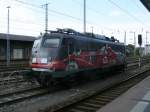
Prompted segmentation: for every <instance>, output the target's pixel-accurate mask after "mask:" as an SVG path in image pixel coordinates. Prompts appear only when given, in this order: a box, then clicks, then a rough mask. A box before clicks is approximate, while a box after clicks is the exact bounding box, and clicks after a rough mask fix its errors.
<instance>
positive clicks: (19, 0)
mask: <svg viewBox="0 0 150 112" xmlns="http://www.w3.org/2000/svg"><path fill="white" fill-rule="evenodd" d="M14 1H16V2H18V3H21V4H24V5H27V6H30V7H34V8H38V9H42V8H41V6H38V5H35V4H31V3H28V2H24V1H21V0H14ZM48 11H49V12H50V13H55V14H57V15H61V16H64V17H68V18H70V19H73V20H77V21H79V22H82V21H83V19H81V18H78V17H74V16H72V15H69V14H66V13H64V12H59V11H56V10H53V9H50V8H49V9H48ZM87 24H93V25H97V24H95V23H93V22H90V21H88V20H87ZM100 26H102V25H100ZM102 27H103V28H105V29H108V30H113V29H112V28H108V27H106V26H102Z"/></svg>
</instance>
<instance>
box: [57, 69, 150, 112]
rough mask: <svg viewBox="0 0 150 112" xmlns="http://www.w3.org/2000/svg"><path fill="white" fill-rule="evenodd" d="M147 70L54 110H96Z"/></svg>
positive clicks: (89, 111) (128, 86)
mask: <svg viewBox="0 0 150 112" xmlns="http://www.w3.org/2000/svg"><path fill="white" fill-rule="evenodd" d="M149 71H150V69H149V70H148V71H141V73H137V74H135V75H134V76H133V75H129V76H128V78H126V79H125V80H123V81H121V82H120V83H118V84H116V85H113V86H110V87H108V88H106V89H104V90H103V91H100V92H97V93H96V94H94V95H91V96H89V97H86V98H85V99H82V100H81V101H78V102H75V103H73V104H71V105H68V106H66V107H62V108H60V109H58V110H57V109H56V111H55V112H96V111H97V110H98V109H100V108H102V107H103V106H105V105H106V104H108V103H109V102H111V101H112V100H114V99H115V98H117V97H118V96H120V95H121V94H123V93H124V92H125V91H127V90H128V89H129V88H131V87H133V86H134V85H136V84H137V83H139V82H140V81H141V80H143V79H144V78H146V77H147V76H149Z"/></svg>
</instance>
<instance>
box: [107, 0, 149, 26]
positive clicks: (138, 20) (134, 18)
mask: <svg viewBox="0 0 150 112" xmlns="http://www.w3.org/2000/svg"><path fill="white" fill-rule="evenodd" d="M107 1H108V2H109V3H111V4H112V5H114V6H116V7H117V8H118V9H120V10H121V11H122V12H124V13H125V14H126V15H128V16H129V17H131V18H132V19H133V20H135V21H137V22H138V23H140V24H141V25H143V26H145V27H147V28H150V26H147V25H146V24H145V23H144V22H143V21H141V20H140V19H138V18H137V17H135V16H134V15H132V14H131V13H130V12H128V11H127V10H125V9H123V8H121V7H120V6H119V5H118V4H116V3H115V2H114V1H112V0H107Z"/></svg>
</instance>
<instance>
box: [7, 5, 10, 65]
mask: <svg viewBox="0 0 150 112" xmlns="http://www.w3.org/2000/svg"><path fill="white" fill-rule="evenodd" d="M7 9H8V20H7V66H9V64H10V37H9V9H10V6H8V7H7Z"/></svg>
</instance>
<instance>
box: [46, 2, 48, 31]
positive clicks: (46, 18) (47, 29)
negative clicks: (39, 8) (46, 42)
mask: <svg viewBox="0 0 150 112" xmlns="http://www.w3.org/2000/svg"><path fill="white" fill-rule="evenodd" d="M47 31H48V4H45V32H46V33H47Z"/></svg>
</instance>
